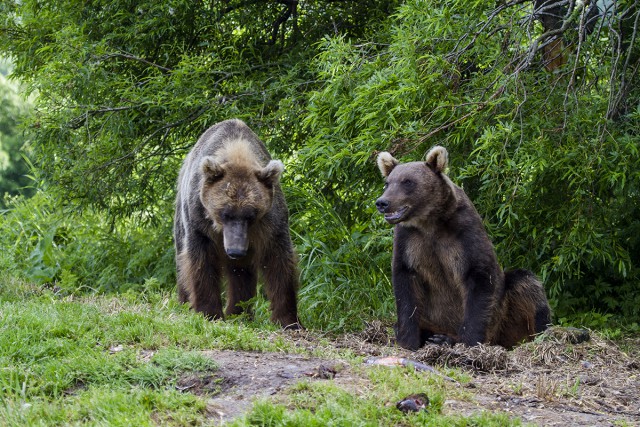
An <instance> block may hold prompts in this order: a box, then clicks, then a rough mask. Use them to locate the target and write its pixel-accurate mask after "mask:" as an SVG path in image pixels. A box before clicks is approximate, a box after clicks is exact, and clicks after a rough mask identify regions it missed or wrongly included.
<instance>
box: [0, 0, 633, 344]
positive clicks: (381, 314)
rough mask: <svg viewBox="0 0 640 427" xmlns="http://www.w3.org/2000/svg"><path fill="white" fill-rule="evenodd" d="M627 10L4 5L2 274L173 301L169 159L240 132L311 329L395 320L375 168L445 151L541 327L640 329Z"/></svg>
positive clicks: (405, 4) (175, 166)
mask: <svg viewBox="0 0 640 427" xmlns="http://www.w3.org/2000/svg"><path fill="white" fill-rule="evenodd" d="M638 3H639V2H637V1H616V2H613V1H598V2H589V1H583V2H579V1H578V2H576V1H559V2H556V1H552V2H548V1H547V2H545V1H539V0H537V1H524V0H513V1H496V2H486V1H469V0H449V1H443V2H427V1H418V0H410V1H391V0H370V1H358V2H350V1H334V0H315V1H295V0H277V1H268V2H265V1H251V0H249V1H192V0H189V1H184V0H172V1H164V2H157V1H151V0H142V1H135V2H133V1H128V0H103V1H99V0H98V1H78V0H70V1H65V2H59V1H42V0H38V1H36V0H23V1H13V0H4V1H2V2H1V3H0V53H1V55H2V56H3V57H4V58H6V60H5V61H4V62H3V64H2V67H0V71H1V74H2V77H1V78H0V91H1V92H2V103H1V104H0V191H1V192H2V193H6V195H5V197H4V199H3V201H2V207H1V208H2V215H1V216H0V246H1V247H2V252H1V254H0V271H2V276H3V277H2V280H4V281H7V280H8V278H9V277H11V278H20V279H21V280H28V281H30V282H33V283H36V284H40V285H42V286H47V287H51V288H53V289H55V290H56V292H57V293H61V294H63V295H70V294H71V295H75V294H86V293H95V292H98V293H113V292H115V293H127V292H133V293H138V292H142V293H144V292H147V291H155V290H163V291H171V290H173V289H174V287H175V264H174V260H173V256H174V252H173V243H172V235H171V229H172V215H173V201H174V197H175V182H176V178H177V173H178V170H179V167H180V164H181V161H182V159H183V158H184V156H185V155H186V153H187V152H188V151H189V149H190V147H191V146H192V145H193V144H194V143H195V141H196V139H197V138H198V136H199V135H200V134H201V133H202V132H203V131H204V130H205V129H206V128H207V127H208V126H210V125H212V124H213V123H216V122H218V121H221V120H224V119H228V118H232V117H237V118H240V119H242V120H244V121H246V122H247V124H249V126H250V127H252V128H253V129H254V131H255V132H256V133H257V134H258V135H259V136H260V137H261V138H262V139H263V140H264V141H265V142H266V144H267V145H268V147H269V149H270V150H271V152H272V155H273V156H274V157H275V158H280V159H282V160H283V161H284V163H285V165H286V170H285V175H284V177H283V187H284V191H285V193H286V197H287V201H288V204H289V209H290V215H291V219H290V222H291V230H292V234H293V238H294V242H295V244H296V246H297V249H298V253H299V257H300V264H299V265H300V274H301V288H300V292H299V299H300V309H299V311H300V316H301V320H302V322H303V323H304V324H305V325H306V326H307V327H309V328H311V329H317V330H323V331H329V332H343V331H349V330H357V329H360V328H362V326H363V322H364V321H368V320H372V319H382V320H385V321H389V322H392V321H393V317H394V315H395V305H394V301H393V294H392V290H391V283H390V255H391V246H392V241H391V240H392V230H391V227H390V226H388V225H387V224H385V223H384V221H383V219H382V218H381V217H380V216H379V214H377V212H376V210H375V207H374V204H373V202H374V200H375V199H376V198H377V197H378V196H379V195H380V194H381V191H382V184H383V182H382V178H381V177H380V176H379V172H378V171H377V168H376V166H375V161H374V159H375V155H376V154H377V152H379V151H382V150H388V151H391V152H392V153H393V154H394V155H395V156H396V157H398V158H401V159H402V160H407V161H408V160H420V159H422V158H423V156H424V153H425V152H426V151H427V150H428V149H429V148H430V147H431V146H433V145H436V144H440V145H443V146H445V147H446V148H447V149H448V151H449V153H450V171H449V175H450V176H451V178H452V179H453V181H454V182H456V183H457V184H459V185H461V186H462V187H463V188H464V189H465V191H466V192H467V194H468V195H469V197H470V198H471V199H472V200H473V202H474V203H475V205H476V207H477V209H478V211H479V212H480V214H481V215H482V217H483V218H484V221H485V225H486V227H487V229H488V231H489V234H490V236H491V238H492V240H493V242H494V244H495V246H496V250H497V253H498V257H499V259H500V261H501V264H502V265H503V266H504V268H505V269H508V268H528V269H531V270H533V271H534V272H536V273H537V274H538V275H539V276H540V277H541V278H542V280H543V281H544V284H545V288H546V291H547V295H548V297H549V299H550V302H551V305H552V307H553V309H554V313H555V318H554V322H556V323H561V324H575V325H582V326H587V327H591V328H600V327H613V328H618V330H619V331H622V332H625V331H631V332H638V330H640V327H639V326H638V323H639V322H640V292H639V288H640V286H639V283H640V263H639V260H640V209H639V208H640V188H639V184H640V155H639V149H640V137H639V133H640V84H638V83H639V82H638V80H639V79H638V67H639V66H640V41H639V40H638V38H639V34H638V21H639V19H640V14H639V13H638V6H639V5H638ZM7 76H9V79H7ZM254 303H255V304H256V305H257V306H262V308H259V309H258V310H256V314H257V315H258V316H263V318H264V319H266V317H267V316H268V310H267V309H266V303H265V301H264V299H263V298H262V297H258V298H257V299H256V301H254Z"/></svg>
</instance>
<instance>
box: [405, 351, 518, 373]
mask: <svg viewBox="0 0 640 427" xmlns="http://www.w3.org/2000/svg"><path fill="white" fill-rule="evenodd" d="M414 358H415V359H416V360H419V361H420V362H423V363H426V364H429V365H442V366H449V367H461V368H468V369H472V370H474V371H478V372H494V371H504V370H506V369H507V368H508V367H509V357H508V352H507V350H505V349H504V348H502V347H499V346H490V345H484V344H481V345H478V346H475V347H467V346H465V345H463V344H456V345H455V346H453V347H449V346H440V345H427V346H425V347H423V348H421V349H420V350H418V351H416V352H415V353H414Z"/></svg>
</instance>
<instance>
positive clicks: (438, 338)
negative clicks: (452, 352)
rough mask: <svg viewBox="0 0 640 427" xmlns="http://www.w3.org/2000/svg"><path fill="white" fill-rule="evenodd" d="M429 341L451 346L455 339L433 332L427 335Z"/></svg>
mask: <svg viewBox="0 0 640 427" xmlns="http://www.w3.org/2000/svg"><path fill="white" fill-rule="evenodd" d="M429 342H431V343H433V344H436V345H448V346H453V345H454V344H455V343H456V340H454V339H453V338H451V337H450V336H448V335H441V334H434V335H431V336H430V337H429Z"/></svg>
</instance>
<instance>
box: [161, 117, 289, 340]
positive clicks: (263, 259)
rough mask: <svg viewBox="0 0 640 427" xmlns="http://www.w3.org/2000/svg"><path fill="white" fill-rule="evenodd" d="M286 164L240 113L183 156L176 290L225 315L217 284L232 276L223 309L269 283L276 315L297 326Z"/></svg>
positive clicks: (235, 309)
mask: <svg viewBox="0 0 640 427" xmlns="http://www.w3.org/2000/svg"><path fill="white" fill-rule="evenodd" d="M282 170H283V165H282V162H280V161H279V160H271V156H270V155H269V153H268V152H267V149H266V147H265V146H264V144H263V143H262V141H260V139H258V137H257V136H256V135H255V134H254V133H253V132H252V131H251V129H249V127H248V126H247V125H246V124H244V123H243V122H242V121H240V120H227V121H224V122H221V123H218V124H216V125H214V126H212V127H211V128H209V129H208V130H207V131H206V132H205V133H204V134H203V135H202V136H201V137H200V139H199V140H198V142H197V143H196V145H195V146H194V147H193V149H192V150H191V152H190V153H189V155H188V156H187V158H186V159H185V161H184V164H183V166H182V169H181V170H180V177H179V178H178V194H177V198H176V212H175V218H174V238H175V245H176V265H177V270H178V271H177V272H178V296H179V299H180V301H181V302H187V301H189V302H190V304H191V306H192V307H193V308H194V309H195V310H196V311H200V312H202V313H204V314H205V315H206V316H208V317H209V318H213V319H215V318H222V317H223V313H222V299H221V296H220V285H221V281H222V278H223V276H226V278H227V307H226V310H225V312H226V314H227V315H231V314H239V313H241V312H242V307H241V305H240V303H242V302H244V301H247V300H249V299H251V298H252V297H254V296H255V294H256V285H257V280H258V274H259V273H261V274H262V277H263V279H264V282H265V290H266V293H267V297H268V298H269V301H270V303H271V319H272V320H273V321H274V322H275V323H278V324H280V325H281V326H283V327H290V328H297V327H299V326H300V324H299V322H298V315H297V303H296V289H297V286H298V274H297V270H296V256H295V253H294V251H293V245H292V243H291V237H290V235H289V213H288V210H287V205H286V202H285V199H284V195H283V193H282V190H281V188H280V175H281V174H282Z"/></svg>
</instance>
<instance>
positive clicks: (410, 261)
mask: <svg viewBox="0 0 640 427" xmlns="http://www.w3.org/2000/svg"><path fill="white" fill-rule="evenodd" d="M404 259H405V262H406V263H407V265H408V266H409V267H410V268H411V269H412V270H414V271H415V272H416V273H417V274H418V276H419V277H420V278H421V279H422V280H421V281H422V282H426V283H428V284H429V286H430V287H432V288H439V289H450V290H453V289H456V288H457V289H459V290H462V289H463V285H462V282H463V277H464V270H465V265H466V263H465V259H464V248H463V247H462V244H461V243H460V242H459V241H457V240H456V239H455V238H451V237H448V236H446V235H445V236H443V235H433V234H431V235H429V234H422V233H414V234H412V235H411V236H410V238H409V241H408V244H407V246H406V251H405V254H404Z"/></svg>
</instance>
